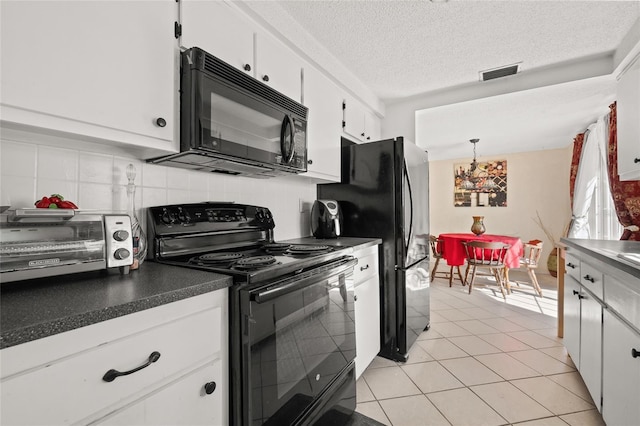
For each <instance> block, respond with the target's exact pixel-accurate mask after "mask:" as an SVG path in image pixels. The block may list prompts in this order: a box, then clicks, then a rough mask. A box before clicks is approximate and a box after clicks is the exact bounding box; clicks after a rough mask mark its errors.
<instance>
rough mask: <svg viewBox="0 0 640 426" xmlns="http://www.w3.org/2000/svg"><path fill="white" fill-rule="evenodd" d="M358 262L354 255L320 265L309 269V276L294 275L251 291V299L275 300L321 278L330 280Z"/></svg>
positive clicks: (256, 300)
mask: <svg viewBox="0 0 640 426" xmlns="http://www.w3.org/2000/svg"><path fill="white" fill-rule="evenodd" d="M357 263H358V259H356V258H354V257H348V258H345V259H343V260H340V261H339V262H336V263H332V264H330V265H325V267H320V268H318V270H317V271H316V270H312V271H309V272H310V273H311V274H310V275H308V276H304V277H298V276H294V277H289V278H286V279H284V280H281V281H278V282H275V283H273V284H271V285H269V287H267V288H265V289H264V290H261V291H258V292H256V293H251V296H250V299H251V301H252V302H256V303H264V302H268V301H269V300H273V299H275V298H277V297H280V296H283V295H285V294H288V293H292V292H294V291H296V290H299V289H301V288H304V287H308V286H309V285H310V284H313V283H317V282H318V281H319V280H328V279H329V278H332V277H335V276H336V275H340V274H343V273H345V272H346V271H348V270H349V269H353V267H355V266H356V264H357ZM327 266H330V267H331V268H330V269H328V268H326V267H327Z"/></svg>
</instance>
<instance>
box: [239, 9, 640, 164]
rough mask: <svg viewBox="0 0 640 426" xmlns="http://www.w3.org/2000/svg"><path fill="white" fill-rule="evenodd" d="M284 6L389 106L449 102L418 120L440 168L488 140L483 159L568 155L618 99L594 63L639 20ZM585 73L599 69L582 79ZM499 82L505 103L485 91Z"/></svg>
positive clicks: (580, 13) (419, 137)
mask: <svg viewBox="0 0 640 426" xmlns="http://www.w3.org/2000/svg"><path fill="white" fill-rule="evenodd" d="M248 3H252V2H248ZM271 4H272V5H273V6H276V3H275V2H271ZM262 5H263V6H262V7H263V8H264V7H265V3H262ZM277 7H278V8H281V9H284V10H285V12H286V13H288V14H289V15H290V16H291V17H292V18H293V19H294V20H296V21H297V22H298V23H299V24H300V26H301V27H302V28H304V29H305V30H306V31H307V32H308V33H309V34H310V35H311V36H312V37H313V38H314V39H315V40H316V41H317V42H318V43H319V44H320V45H322V46H323V47H324V48H326V49H327V50H328V51H329V52H330V53H331V54H332V55H333V56H334V57H335V58H336V59H337V60H338V61H339V62H340V63H342V64H343V65H344V66H345V67H346V68H347V69H349V70H350V71H351V72H352V73H353V74H355V75H356V76H357V77H358V78H359V79H360V80H361V81H362V82H363V83H364V84H365V85H366V86H368V87H369V88H370V89H371V90H372V91H373V92H374V93H375V94H376V95H377V96H378V97H379V98H380V99H381V100H382V101H384V102H385V103H386V104H387V105H391V104H397V103H398V102H401V101H402V100H403V99H407V98H410V97H413V99H416V98H422V99H435V98H437V99H445V101H443V102H438V103H433V104H432V105H431V106H429V107H423V108H425V109H421V110H419V111H417V112H416V120H415V142H416V143H417V144H418V145H419V146H421V147H422V148H424V149H425V150H427V151H429V154H430V158H431V159H433V160H438V159H452V158H466V157H469V155H470V154H471V152H472V147H471V146H470V145H471V144H470V143H469V142H468V140H469V139H471V138H480V140H481V141H480V143H479V144H478V155H479V156H483V155H499V154H506V153H513V152H523V151H535V150H541V149H553V148H561V147H566V146H568V145H569V144H570V143H571V141H572V140H573V137H574V136H575V135H576V133H578V132H581V131H583V130H584V129H585V128H586V127H587V126H588V125H589V124H590V123H592V122H594V121H595V120H596V119H597V118H598V117H599V116H602V115H603V114H604V113H606V112H607V111H608V108H607V107H608V105H609V103H610V102H612V101H613V100H615V87H616V85H615V79H614V78H613V76H612V75H611V74H610V73H611V72H612V71H613V70H612V69H609V70H607V71H604V72H603V71H602V69H598V70H595V65H593V64H594V63H595V62H597V61H600V62H599V63H600V64H602V63H605V62H606V61H602V60H600V59H598V58H605V57H606V56H607V55H609V56H610V55H612V53H613V52H614V51H615V49H616V48H617V47H618V46H619V45H620V43H621V41H622V40H623V38H624V37H625V35H626V34H627V33H629V31H630V29H631V28H632V27H633V26H634V24H635V23H636V21H637V20H638V19H639V17H640V0H636V1H606V0H605V1H573V0H566V1H563V0H552V1H540V0H511V1H495V0H479V1H468V0H449V1H442V0H440V1H426V0H421V1H399V0H385V1H370V0H365V1H358V0H340V1H336V0H298V1H278V2H277ZM635 25H637V24H635ZM590 61H591V62H590ZM611 62H613V61H611ZM514 63H519V64H520V66H521V73H520V74H518V75H516V76H512V77H507V78H504V79H501V80H493V81H491V82H483V83H481V82H479V72H480V71H482V70H487V69H493V68H497V67H501V66H504V65H509V64H514ZM583 64H584V65H583ZM572 66H573V71H571V72H568V71H567V70H568V69H570V68H571V67H572ZM587 67H593V68H594V70H593V72H591V73H589V72H585V73H584V75H582V76H580V77H578V76H577V75H574V74H572V73H573V72H574V71H575V70H576V69H579V70H584V68H587ZM606 67H611V66H610V65H607V66H606ZM563 70H564V74H565V75H566V76H569V75H571V77H570V78H565V79H564V80H563V81H564V83H563V84H557V82H555V83H551V82H549V81H550V80H547V78H548V76H550V75H553V76H554V77H557V76H558V75H561V74H562V73H563ZM528 73H530V74H528ZM574 79H575V80H576V81H572V80H574ZM525 80H526V81H528V82H529V86H528V87H525V88H526V89H527V90H523V86H522V85H521V84H520V83H521V82H522V81H525ZM532 80H533V84H531V81H532ZM496 85H500V87H501V89H500V90H498V91H497V92H498V93H501V94H500V95H499V96H493V95H492V94H487V93H484V94H482V91H483V90H484V89H486V88H489V87H496ZM492 90H493V89H492ZM461 92H463V93H464V96H462V98H463V100H464V101H461V100H460V99H459V98H460V95H459V93H461ZM454 94H455V96H453V95H454ZM449 95H451V96H449ZM449 98H450V99H452V100H448V99H449ZM405 136H407V135H405Z"/></svg>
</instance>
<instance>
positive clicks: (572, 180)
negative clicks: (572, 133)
mask: <svg viewBox="0 0 640 426" xmlns="http://www.w3.org/2000/svg"><path fill="white" fill-rule="evenodd" d="M583 144H584V133H578V134H577V135H576V137H575V138H573V155H572V156H571V175H570V176H569V196H570V197H571V208H572V209H573V192H574V191H575V188H576V176H577V175H578V165H579V164H580V155H581V154H582V145H583Z"/></svg>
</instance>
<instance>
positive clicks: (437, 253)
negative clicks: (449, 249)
mask: <svg viewBox="0 0 640 426" xmlns="http://www.w3.org/2000/svg"><path fill="white" fill-rule="evenodd" d="M429 244H430V245H431V253H432V254H433V258H434V259H435V260H436V263H435V265H433V270H432V271H431V281H433V280H434V278H436V274H441V275H439V276H440V277H442V278H448V279H449V287H451V284H452V282H453V266H451V267H450V268H449V272H444V271H440V272H438V271H437V269H438V264H439V263H440V260H441V259H442V258H443V257H442V247H443V244H444V243H443V241H442V240H439V239H438V238H437V237H436V236H435V235H430V236H429ZM455 268H456V269H457V272H458V277H459V278H460V282H461V283H462V285H464V280H463V279H462V273H461V272H460V267H459V266H456V267H455Z"/></svg>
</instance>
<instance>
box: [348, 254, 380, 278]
mask: <svg viewBox="0 0 640 426" xmlns="http://www.w3.org/2000/svg"><path fill="white" fill-rule="evenodd" d="M354 255H355V256H356V257H357V258H358V264H357V265H356V267H355V270H354V277H353V279H354V282H355V285H356V286H357V285H358V284H360V283H363V282H365V281H366V280H368V279H369V278H371V277H372V276H374V275H376V274H378V247H373V249H372V250H368V249H364V250H359V251H358V252H356V253H355V254H354Z"/></svg>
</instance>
